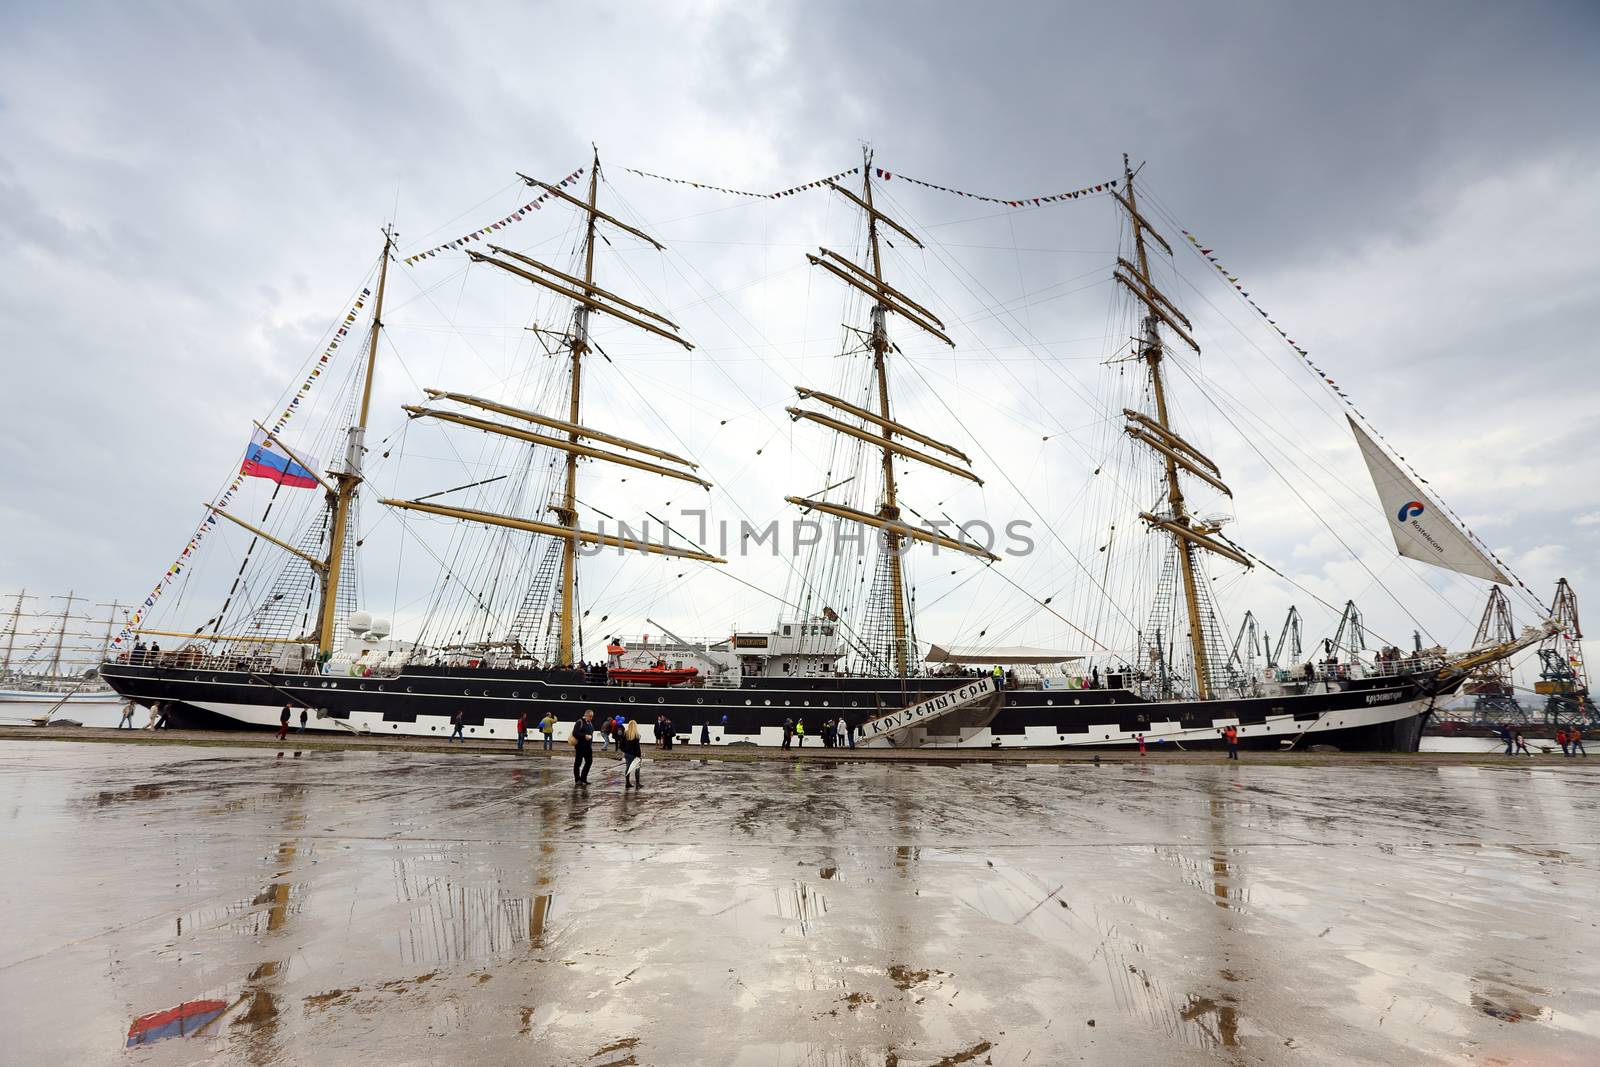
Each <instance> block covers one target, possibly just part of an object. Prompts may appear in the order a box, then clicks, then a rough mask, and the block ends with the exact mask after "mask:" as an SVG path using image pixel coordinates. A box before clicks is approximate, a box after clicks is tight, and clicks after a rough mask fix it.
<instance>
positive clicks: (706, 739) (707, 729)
mask: <svg viewBox="0 0 1600 1067" xmlns="http://www.w3.org/2000/svg"><path fill="white" fill-rule="evenodd" d="M700 743H701V744H702V745H709V744H710V743H711V724H710V723H708V722H703V723H701V724H700Z"/></svg>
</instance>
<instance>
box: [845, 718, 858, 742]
mask: <svg viewBox="0 0 1600 1067" xmlns="http://www.w3.org/2000/svg"><path fill="white" fill-rule="evenodd" d="M844 732H845V737H846V739H847V740H848V741H849V742H850V747H851V748H855V747H856V724H855V723H853V722H846V723H845V725H844Z"/></svg>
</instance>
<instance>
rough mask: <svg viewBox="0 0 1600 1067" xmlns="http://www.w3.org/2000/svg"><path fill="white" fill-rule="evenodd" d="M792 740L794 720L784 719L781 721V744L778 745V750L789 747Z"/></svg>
mask: <svg viewBox="0 0 1600 1067" xmlns="http://www.w3.org/2000/svg"><path fill="white" fill-rule="evenodd" d="M793 740H794V720H793V719H784V720H783V744H782V745H780V746H779V747H780V748H788V747H789V745H790V742H792V741H793Z"/></svg>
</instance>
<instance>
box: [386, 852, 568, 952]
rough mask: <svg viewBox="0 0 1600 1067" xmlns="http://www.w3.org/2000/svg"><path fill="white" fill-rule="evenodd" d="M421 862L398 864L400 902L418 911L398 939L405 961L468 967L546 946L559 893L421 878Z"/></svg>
mask: <svg viewBox="0 0 1600 1067" xmlns="http://www.w3.org/2000/svg"><path fill="white" fill-rule="evenodd" d="M417 862H418V861H416V860H412V859H406V860H402V861H400V862H399V863H397V864H396V883H397V884H396V896H397V897H398V899H399V900H400V902H401V903H403V904H412V905H414V907H413V910H412V921H411V922H410V923H409V924H408V925H406V926H405V927H404V928H403V929H401V930H399V931H398V932H397V933H396V934H395V936H396V938H397V939H398V948H399V955H400V959H401V960H402V961H404V962H406V963H465V962H467V961H469V960H476V959H483V958H484V957H488V956H498V955H502V954H504V953H507V952H510V951H512V950H514V949H517V948H519V947H521V946H524V945H531V946H532V947H535V948H543V947H544V946H545V940H546V936H547V926H548V924H549V921H550V909H551V905H552V904H553V903H554V901H555V895H554V894H553V893H542V894H538V895H529V894H526V893H517V892H512V891H510V890H507V889H506V888H505V887H503V886H500V885H462V884H459V883H457V882H455V881H452V880H450V879H447V878H419V877H418V876H417V875H416V873H415V870H414V867H415V866H416V863H417Z"/></svg>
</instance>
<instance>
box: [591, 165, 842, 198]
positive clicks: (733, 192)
mask: <svg viewBox="0 0 1600 1067" xmlns="http://www.w3.org/2000/svg"><path fill="white" fill-rule="evenodd" d="M622 169H623V170H625V171H627V172H628V173H629V174H637V175H638V176H639V177H641V178H654V179H655V180H656V181H658V182H670V183H671V184H673V185H690V186H693V187H694V188H696V189H709V190H711V191H712V192H714V193H727V194H728V195H730V196H747V197H750V198H751V199H752V200H776V199H778V198H779V197H781V196H793V195H794V194H795V193H803V192H805V191H806V190H808V189H820V188H822V187H823V186H824V185H825V184H826V183H828V182H836V181H838V180H839V179H840V178H848V177H850V175H852V174H860V173H861V168H860V167H851V168H850V169H849V170H841V171H840V172H839V173H838V174H830V175H828V176H827V177H826V178H818V179H816V180H815V181H809V182H801V183H800V184H799V185H792V186H790V187H789V188H787V189H780V190H778V191H777V192H775V193H752V192H749V191H747V190H744V189H730V188H728V187H727V186H726V185H712V184H711V183H710V182H697V181H691V180H690V179H688V178H669V177H667V176H666V175H665V174H653V173H651V172H650V171H648V170H639V169H637V168H635V167H623V168H622Z"/></svg>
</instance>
